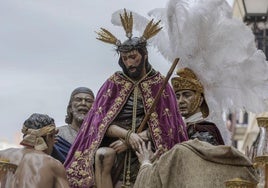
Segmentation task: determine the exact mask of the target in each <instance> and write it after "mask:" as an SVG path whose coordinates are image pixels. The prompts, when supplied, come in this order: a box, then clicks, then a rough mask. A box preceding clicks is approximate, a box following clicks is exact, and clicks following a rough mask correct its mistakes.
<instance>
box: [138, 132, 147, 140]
mask: <svg viewBox="0 0 268 188" xmlns="http://www.w3.org/2000/svg"><path fill="white" fill-rule="evenodd" d="M148 131H149V130H145V131H142V132H141V133H138V135H139V136H140V137H141V138H142V140H143V141H145V142H147V141H148V140H149V137H148V133H147V132H148Z"/></svg>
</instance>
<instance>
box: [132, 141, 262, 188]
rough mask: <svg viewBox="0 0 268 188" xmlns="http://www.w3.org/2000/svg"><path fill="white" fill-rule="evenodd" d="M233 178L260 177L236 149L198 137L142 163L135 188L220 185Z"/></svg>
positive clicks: (185, 187) (209, 187) (207, 187)
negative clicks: (214, 144) (213, 143)
mask: <svg viewBox="0 0 268 188" xmlns="http://www.w3.org/2000/svg"><path fill="white" fill-rule="evenodd" d="M233 178H242V179H245V180H249V181H252V182H254V183H256V182H257V181H258V176H257V174H256V172H255V171H254V169H253V167H252V163H251V162H250V160H249V159H248V158H247V157H246V156H245V155H244V154H242V153H241V152H239V151H238V150H237V149H235V148H233V147H230V146H223V145H221V146H213V145H211V144H209V143H206V142H202V141H198V140H197V139H195V140H189V141H187V142H183V143H181V144H177V145H175V146H174V147H173V148H172V149H171V150H170V151H168V152H167V153H165V154H164V155H162V156H161V157H160V159H159V160H158V161H156V162H155V163H154V164H153V165H145V166H142V167H141V168H140V171H139V174H138V177H137V179H136V182H135V185H134V188H160V187H161V188H221V187H225V184H224V182H225V181H227V180H230V179H233Z"/></svg>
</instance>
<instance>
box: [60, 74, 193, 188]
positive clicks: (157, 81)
mask: <svg viewBox="0 0 268 188" xmlns="http://www.w3.org/2000/svg"><path fill="white" fill-rule="evenodd" d="M163 80H164V77H163V76H162V75H161V74H160V73H159V72H156V74H154V75H152V76H147V77H146V78H144V79H143V80H141V81H139V82H138V83H136V85H135V83H134V82H132V81H130V80H129V79H127V78H125V77H124V76H123V74H122V73H121V72H116V73H115V74H113V75H112V76H111V77H110V78H109V79H108V80H106V82H105V83H104V84H103V85H102V87H101V88H100V90H99V92H98V94H97V97H96V100H95V102H94V104H93V106H92V108H91V109H90V111H89V112H88V114H87V117H86V118H85V120H84V122H83V124H82V127H81V128H80V130H79V133H78V135H77V137H76V140H75V142H74V143H73V145H72V147H71V149H70V151H69V153H68V156H67V159H66V161H65V163H64V165H65V167H66V172H67V178H68V181H69V183H70V186H71V187H72V188H78V187H79V188H86V187H92V186H93V185H94V184H95V182H94V171H93V164H94V155H95V153H96V151H97V149H98V148H99V146H100V144H101V141H102V139H103V137H104V135H105V132H106V130H107V128H108V127H109V125H110V124H111V122H112V121H113V120H114V119H115V118H116V117H117V115H118V114H119V112H120V111H121V109H122V108H123V106H124V104H125V103H126V101H127V100H128V98H129V96H130V94H131V93H132V92H133V90H134V88H135V86H137V87H138V88H139V90H140V92H141V95H142V101H143V104H144V111H145V113H147V112H148V110H149V109H150V107H151V105H152V104H153V101H154V99H155V97H156V95H157V92H158V91H159V89H160V87H161V86H162V83H163ZM147 124H148V128H149V130H150V133H151V136H152V140H153V142H154V145H155V147H156V149H159V150H160V153H161V154H162V153H164V152H166V151H167V150H169V149H170V148H172V147H173V146H174V145H175V144H176V143H180V142H182V141H185V140H188V137H187V132H186V128H185V125H184V123H183V120H182V118H181V115H180V114H179V111H178V108H177V102H176V96H175V93H174V91H173V89H172V87H171V86H170V85H169V84H167V86H166V87H165V89H164V90H163V93H162V95H161V97H160V100H159V101H158V103H157V105H156V108H155V111H154V112H153V113H152V114H151V116H150V118H149V120H148V122H147Z"/></svg>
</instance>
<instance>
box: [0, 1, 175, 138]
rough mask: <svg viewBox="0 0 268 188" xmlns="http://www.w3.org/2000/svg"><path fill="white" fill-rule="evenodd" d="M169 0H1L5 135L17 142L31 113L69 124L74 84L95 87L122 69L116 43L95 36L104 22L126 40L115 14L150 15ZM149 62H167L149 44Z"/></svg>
mask: <svg viewBox="0 0 268 188" xmlns="http://www.w3.org/2000/svg"><path fill="white" fill-rule="evenodd" d="M166 2H167V1H165V0H145V1H139V0H138V1H137V0H112V1H111V0H110V1H109V0H23V1H21V0H0V26H1V29H0V119H1V125H0V128H1V131H0V141H3V140H5V141H8V142H10V143H18V140H16V139H15V137H18V135H20V129H21V126H22V123H23V122H24V120H25V119H26V118H28V117H29V116H30V115H31V114H32V113H34V112H37V113H45V114H48V115H49V116H51V117H53V118H54V119H55V121H56V124H57V126H61V125H63V124H64V119H65V114H66V106H67V103H68V100H69V97H70V93H71V92H72V90H73V89H74V88H76V87H79V86H86V87H90V88H91V89H92V90H93V91H94V92H95V93H96V92H97V91H98V89H99V87H100V86H101V84H102V83H103V82H104V81H105V80H106V79H107V78H108V77H109V76H110V75H111V74H112V73H113V72H114V71H116V70H120V68H119V66H118V64H117V60H118V56H117V54H116V53H115V51H114V50H113V46H112V45H109V44H105V43H102V42H99V41H98V40H96V39H95V38H96V34H95V32H94V31H97V30H98V29H99V28H100V27H105V28H107V29H109V30H110V31H112V32H113V33H115V34H116V36H117V37H118V38H120V39H122V40H125V37H124V32H123V29H122V28H119V27H116V26H113V25H112V24H111V23H110V19H111V14H112V13H113V12H114V11H116V10H118V9H122V8H127V9H129V10H133V11H135V12H138V13H139V14H141V15H144V16H146V15H147V12H148V11H150V10H151V9H154V8H158V7H159V8H160V7H165V5H166ZM149 53H150V54H149V56H150V62H151V64H152V65H153V66H154V68H155V69H157V70H160V72H162V73H163V74H166V72H167V71H168V69H169V66H170V64H169V62H167V61H166V60H165V59H164V58H163V57H162V56H161V55H160V54H159V53H158V52H157V51H156V50H155V49H153V48H150V47H149Z"/></svg>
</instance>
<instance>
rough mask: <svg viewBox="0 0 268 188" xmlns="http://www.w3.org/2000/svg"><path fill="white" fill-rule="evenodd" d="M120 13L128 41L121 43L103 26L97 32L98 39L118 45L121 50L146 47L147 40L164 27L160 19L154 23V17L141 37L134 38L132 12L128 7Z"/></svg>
mask: <svg viewBox="0 0 268 188" xmlns="http://www.w3.org/2000/svg"><path fill="white" fill-rule="evenodd" d="M119 15H120V20H121V23H122V26H123V28H124V30H125V32H126V37H127V38H128V40H127V41H125V42H124V43H121V41H120V40H118V39H117V38H116V37H115V36H114V35H113V34H112V33H111V32H109V31H108V30H107V29H104V28H101V30H100V31H99V32H96V33H97V34H98V37H97V39H98V40H100V41H102V42H106V43H110V44H114V45H116V46H117V50H118V51H120V52H121V51H123V52H125V51H131V50H134V49H138V48H142V47H145V46H146V41H147V40H148V39H150V38H152V37H153V36H155V35H156V34H157V33H158V32H159V31H160V30H161V29H162V27H159V23H160V20H159V21H158V22H156V23H154V20H153V19H152V20H151V21H150V22H149V23H148V24H147V26H146V27H145V30H144V32H143V35H142V36H141V37H139V38H138V37H133V38H132V29H133V16H132V12H130V13H129V14H128V13H127V11H126V9H124V14H123V15H122V14H119Z"/></svg>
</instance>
